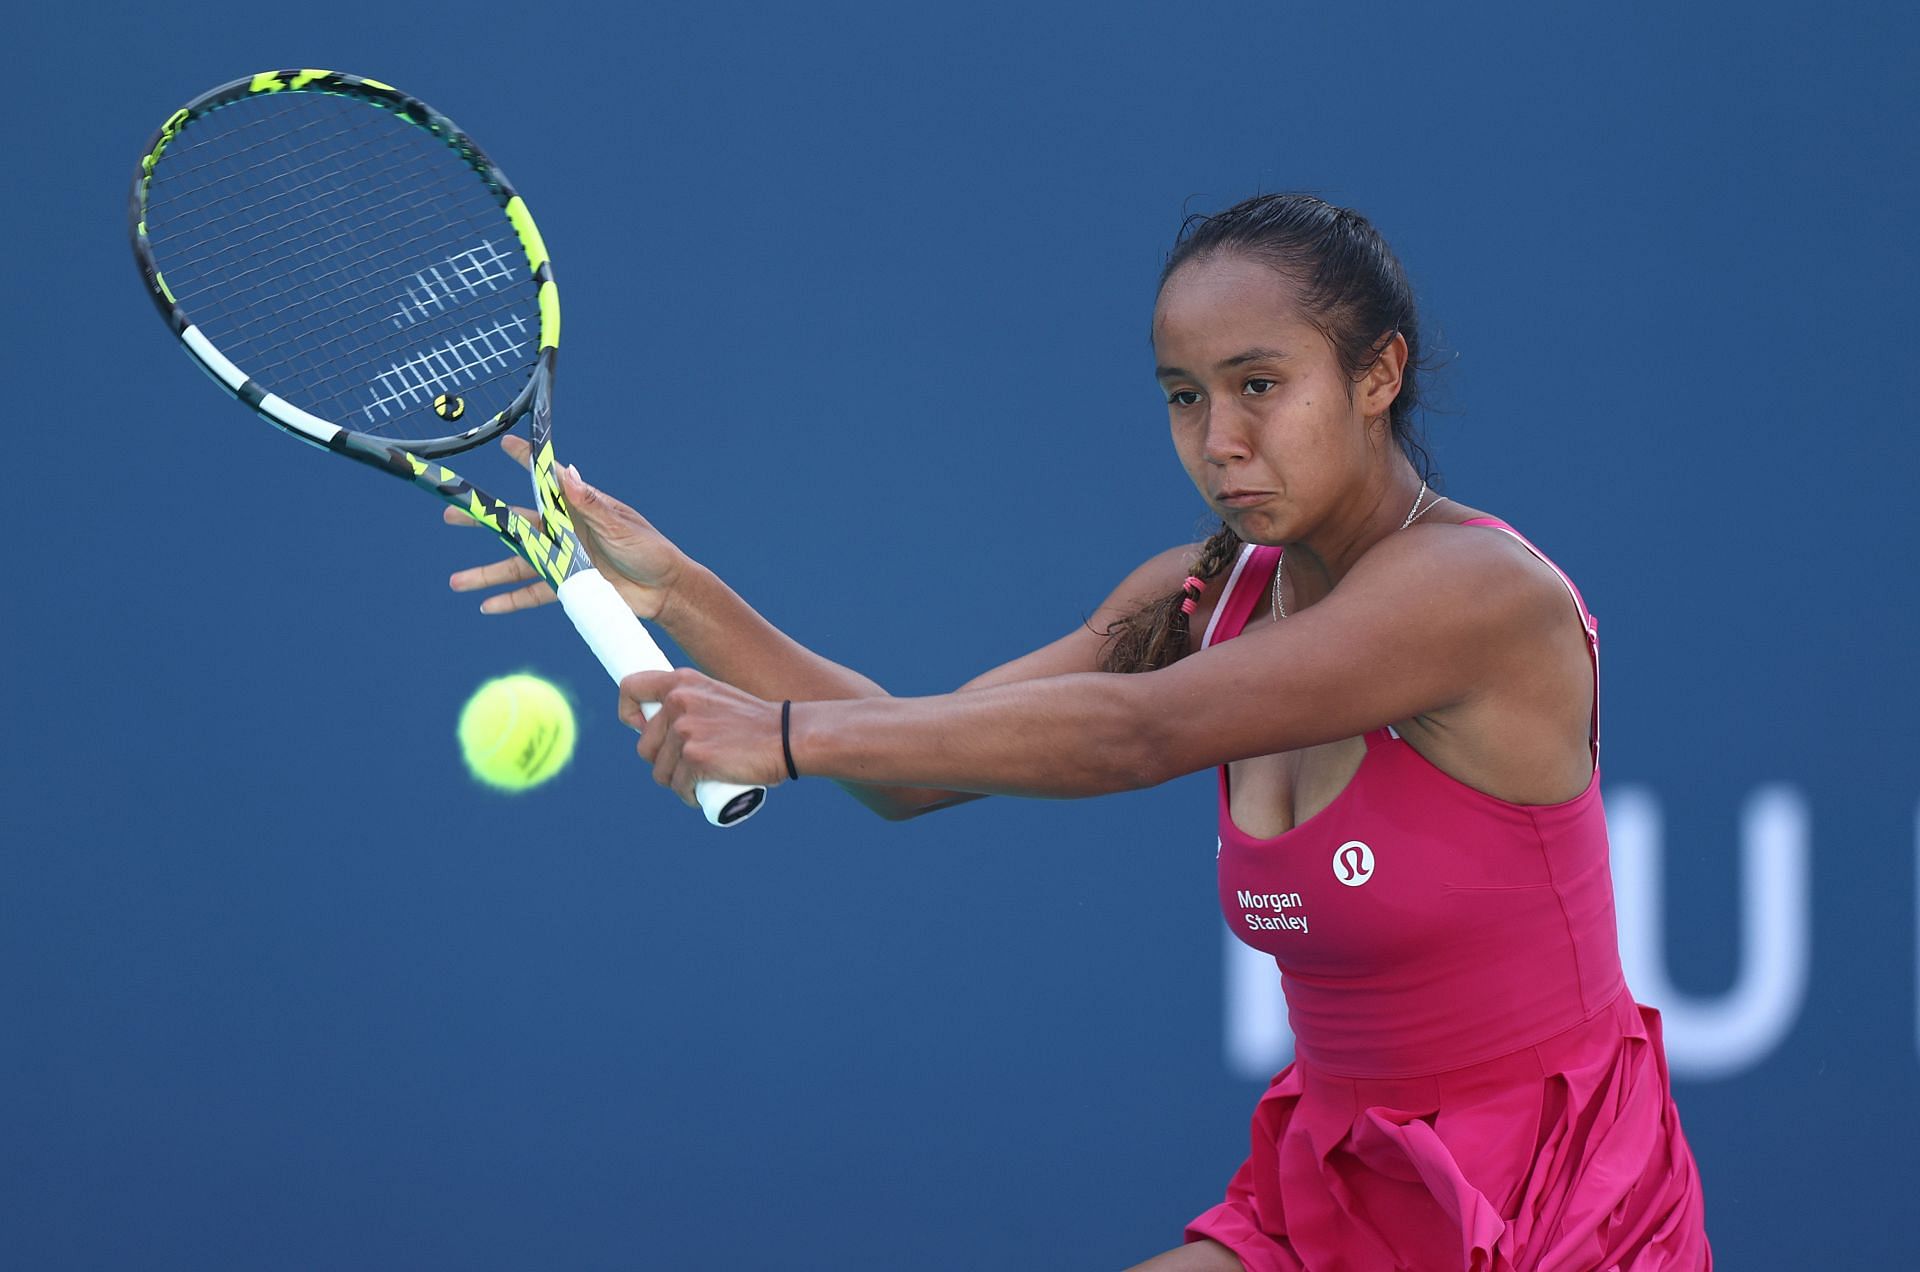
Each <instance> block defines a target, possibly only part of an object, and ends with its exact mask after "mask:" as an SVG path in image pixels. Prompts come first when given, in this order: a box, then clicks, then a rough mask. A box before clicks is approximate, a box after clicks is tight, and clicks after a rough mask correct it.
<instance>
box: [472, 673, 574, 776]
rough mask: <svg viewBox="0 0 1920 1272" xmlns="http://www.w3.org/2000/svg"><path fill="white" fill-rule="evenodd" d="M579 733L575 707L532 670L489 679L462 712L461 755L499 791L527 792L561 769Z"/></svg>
mask: <svg viewBox="0 0 1920 1272" xmlns="http://www.w3.org/2000/svg"><path fill="white" fill-rule="evenodd" d="M574 736H575V729H574V722H573V705H572V704H571V703H569V702H568V701H567V699H566V696H565V695H564V694H562V693H561V692H560V691H559V690H558V689H556V688H554V687H553V685H552V684H550V683H549V682H547V681H545V680H542V679H541V678H540V677H538V676H535V675H532V674H530V673H528V672H517V673H515V674H514V675H511V676H501V677H499V678H498V679H496V680H489V681H487V683H485V684H483V685H481V686H480V688H479V689H477V690H475V691H474V695H473V697H471V698H469V699H467V705H466V706H465V707H463V708H462V709H461V711H460V753H461V754H462V755H463V756H465V757H466V760H467V767H468V768H469V769H471V770H472V771H473V775H474V776H475V777H476V778H478V779H479V780H481V781H482V782H485V783H486V784H487V785H488V786H491V787H493V788H495V789H496V790H502V791H524V790H528V789H530V788H532V787H535V786H538V785H539V784H540V783H542V782H544V781H546V780H547V779H548V778H550V777H552V776H553V775H554V774H555V773H558V772H559V771H560V770H561V769H563V768H565V767H566V766H567V761H568V760H570V759H572V758H573V740H574Z"/></svg>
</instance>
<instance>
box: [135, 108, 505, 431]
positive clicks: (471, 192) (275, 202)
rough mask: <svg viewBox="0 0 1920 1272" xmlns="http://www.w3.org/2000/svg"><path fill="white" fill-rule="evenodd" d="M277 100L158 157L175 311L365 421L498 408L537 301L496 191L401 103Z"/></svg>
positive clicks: (209, 127) (262, 379) (161, 225)
mask: <svg viewBox="0 0 1920 1272" xmlns="http://www.w3.org/2000/svg"><path fill="white" fill-rule="evenodd" d="M276 96H278V97H283V98H284V100H278V101H276V100H271V99H268V100H264V101H262V100H259V99H257V98H248V99H242V100H241V101H240V102H237V103H235V104H233V105H229V106H225V107H222V108H220V109H218V110H215V111H213V112H210V113H209V114H208V115H206V116H204V117H201V118H198V119H196V120H194V121H193V122H192V123H191V124H190V125H189V126H188V127H187V128H185V129H183V130H182V131H181V133H180V135H179V136H178V137H176V138H175V139H174V140H173V142H172V143H170V145H169V147H168V149H167V150H166V151H165V152H164V153H163V155H162V157H161V160H160V162H159V163H158V164H157V165H156V166H155V169H154V173H153V179H152V181H151V183H150V187H149V195H148V210H147V222H148V240H149V242H150V244H151V245H152V249H153V252H154V258H155V263H156V265H157V266H158V267H159V269H160V270H161V272H162V274H163V275H164V276H165V278H166V280H167V283H168V285H169V287H170V289H171V290H172V292H173V295H174V297H175V298H176V300H177V301H178V302H179V304H180V306H181V308H182V309H183V310H185V311H186V312H187V314H188V315H189V318H190V319H191V320H192V321H193V322H194V323H195V324H196V325H198V326H199V327H200V328H201V330H202V331H203V332H205V333H206V335H207V337H208V338H209V339H210V340H212V341H213V343H214V344H215V345H216V346H217V347H219V348H220V349H221V350H222V351H223V352H224V353H226V354H227V356H228V357H230V358H231V359H232V360H233V361H234V362H235V363H236V364H237V365H238V366H240V367H241V368H242V370H243V371H245V372H246V374H247V375H248V376H249V377H251V378H252V379H253V380H254V381H255V382H256V383H258V384H259V385H261V386H262V387H263V388H265V389H267V390H268V391H271V392H274V393H277V394H279V395H280V396H282V397H284V398H286V399H287V400H288V401H291V402H293V403H295V404H296V405H298V406H301V407H303V408H305V409H306V410H309V411H312V412H313V413H315V414H317V415H320V416H322V417H323V418H327V419H330V420H332V421H334V422H336V423H339V424H342V425H344V426H346V427H349V428H353V429H356V430H358V431H361V432H368V433H376V434H380V435H382V436H387V437H391V438H394V439H396V440H399V439H403V438H406V437H414V436H417V437H434V436H439V435H442V434H445V433H448V432H450V431H459V430H461V429H465V428H472V427H475V426H477V425H480V424H482V423H484V422H485V421H486V420H488V419H489V418H490V417H491V416H493V415H494V414H496V413H498V412H500V411H502V410H504V409H506V408H507V407H508V406H509V405H510V404H511V403H512V402H513V401H514V400H515V398H516V397H517V396H518V394H519V392H520V390H521V388H522V387H524V385H525V383H526V380H527V377H528V375H529V374H530V373H531V370H532V367H533V364H534V362H535V360H536V358H537V355H538V349H539V306H538V296H537V291H536V289H535V287H534V285H533V283H532V280H531V277H530V275H529V273H528V271H527V268H526V258H525V255H524V253H523V252H522V250H521V247H520V244H519V241H518V239H517V237H516V235H515V233H514V230H513V227H512V225H511V224H510V223H509V222H508V220H507V218H506V216H505V215H504V213H503V211H502V209H501V207H500V203H499V197H498V195H497V193H496V192H495V191H494V189H493V188H491V187H490V186H489V185H488V184H487V183H486V181H485V180H484V179H483V178H482V177H481V176H480V174H479V173H478V172H476V171H475V169H474V168H473V167H472V166H471V165H470V164H469V163H468V162H467V161H466V160H465V159H464V158H462V157H461V156H460V155H459V154H458V153H456V152H455V151H454V150H453V148H452V147H451V146H449V145H448V144H447V143H446V142H444V141H442V140H441V139H440V138H438V137H436V136H434V135H432V134H430V133H428V132H427V131H426V130H424V129H422V128H420V127H418V126H416V125H414V124H412V123H410V122H408V121H406V120H405V119H402V118H400V117H399V116H397V115H395V114H393V113H392V112H390V111H387V110H384V109H381V108H378V107H375V106H372V105H369V104H368V103H365V102H362V101H360V100H357V99H352V98H345V97H337V96H329V95H323V94H318V93H297V94H295V93H289V94H284V95H276ZM436 402H437V403H438V406H436ZM454 419H459V420H460V421H461V422H460V423H459V424H458V425H455V426H454V427H453V428H451V429H450V428H449V427H448V425H449V423H450V422H451V421H452V420H454Z"/></svg>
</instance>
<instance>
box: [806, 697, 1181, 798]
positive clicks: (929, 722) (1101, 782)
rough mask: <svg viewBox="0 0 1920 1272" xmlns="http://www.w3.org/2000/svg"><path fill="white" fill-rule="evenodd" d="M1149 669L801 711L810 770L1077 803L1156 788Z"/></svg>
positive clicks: (1161, 776)
mask: <svg viewBox="0 0 1920 1272" xmlns="http://www.w3.org/2000/svg"><path fill="white" fill-rule="evenodd" d="M1148 680H1149V677H1145V676H1122V675H1105V674H1096V673H1085V674H1075V675H1066V676H1055V677H1051V678H1049V679H1045V680H1029V681H1023V682H1021V683H1018V684H1011V685H1000V686H995V687H992V688H981V689H973V690H969V691H967V692H966V693H958V694H946V695H943V696H941V697H936V698H887V699H884V700H874V699H862V700H854V701H834V702H809V703H807V704H805V705H804V706H801V705H796V706H795V707H794V710H793V728H792V741H793V753H794V763H795V766H796V767H797V768H798V769H799V771H800V773H801V774H802V775H803V776H818V777H830V778H833V779H835V780H838V781H842V782H858V783H868V784H874V785H879V786H883V787H910V788H925V787H929V786H931V785H934V784H936V783H937V784H938V785H940V786H942V787H945V788H947V789H950V790H956V791H968V792H973V793H975V794H980V795H1023V796H1028V797H1033V798H1043V799H1046V798H1051V799H1073V798H1079V797H1082V796H1089V795H1105V794H1110V793H1112V792H1115V791H1123V790H1135V789H1138V788H1140V787H1144V786H1152V785H1155V784H1157V783H1159V782H1162V781H1165V780H1167V778H1169V777H1172V776H1174V773H1173V771H1172V770H1171V769H1169V768H1168V767H1167V764H1166V763H1165V761H1164V756H1165V754H1166V748H1165V746H1164V745H1163V743H1162V740H1161V739H1160V738H1159V737H1158V735H1157V732H1156V729H1155V727H1154V723H1153V721H1154V720H1155V718H1156V713H1155V712H1154V711H1153V709H1152V706H1151V702H1150V698H1151V694H1150V693H1149V692H1148V689H1149V686H1148V684H1147V681H1148Z"/></svg>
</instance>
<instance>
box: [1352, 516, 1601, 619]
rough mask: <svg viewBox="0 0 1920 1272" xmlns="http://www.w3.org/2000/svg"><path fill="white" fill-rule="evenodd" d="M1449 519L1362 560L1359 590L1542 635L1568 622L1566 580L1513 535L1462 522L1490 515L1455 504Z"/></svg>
mask: <svg viewBox="0 0 1920 1272" xmlns="http://www.w3.org/2000/svg"><path fill="white" fill-rule="evenodd" d="M1449 513H1450V516H1449V518H1448V519H1447V520H1444V521H1431V522H1423V523H1422V524H1420V525H1417V526H1410V527H1408V528H1407V529H1405V530H1402V531H1399V532H1398V533H1395V534H1390V535H1388V536H1387V537H1386V538H1384V539H1382V540H1381V541H1380V542H1379V543H1377V544H1375V545H1374V546H1373V547H1372V548H1371V549H1370V550H1369V551H1368V552H1367V554H1366V555H1365V556H1364V557H1362V558H1361V559H1360V561H1359V562H1357V563H1356V564H1355V565H1354V568H1353V571H1352V573H1351V574H1350V575H1349V577H1348V579H1347V582H1348V583H1350V584H1357V585H1358V587H1357V588H1356V590H1364V591H1368V592H1375V591H1390V592H1392V593H1395V594H1397V595H1399V596H1400V597H1402V598H1403V599H1404V600H1405V601H1407V602H1408V603H1424V604H1427V605H1432V606H1436V607H1442V608H1444V609H1445V610H1446V611H1447V612H1449V613H1451V614H1453V615H1455V616H1456V617H1468V618H1469V619H1470V621H1472V622H1473V623H1474V625H1476V626H1479V625H1483V624H1484V625H1487V626H1492V625H1496V624H1497V625H1499V626H1500V628H1501V629H1502V630H1503V631H1507V632H1542V631H1548V630H1554V629H1557V628H1558V627H1560V626H1563V625H1564V624H1565V621H1566V616H1567V609H1568V606H1569V604H1570V602H1569V600H1568V596H1567V588H1566V585H1565V584H1564V583H1563V582H1562V581H1561V579H1560V576H1559V575H1558V574H1557V573H1556V572H1555V571H1554V568H1553V567H1552V566H1550V565H1548V564H1547V563H1546V562H1545V561H1543V560H1542V559H1541V558H1540V557H1538V556H1536V555H1535V554H1534V553H1533V552H1532V551H1530V550H1529V549H1528V548H1527V546H1526V545H1525V544H1523V543H1521V542H1520V541H1519V540H1518V539H1516V538H1514V537H1513V536H1512V535H1510V534H1507V533H1505V532H1504V531H1501V530H1499V529H1496V528H1494V527H1492V526H1469V525H1462V524H1460V522H1462V521H1467V520H1471V519H1474V518H1478V517H1484V516H1487V515H1489V514H1486V513H1482V512H1480V511H1478V510H1477V509H1471V508H1463V507H1460V506H1458V505H1453V504H1450V505H1449Z"/></svg>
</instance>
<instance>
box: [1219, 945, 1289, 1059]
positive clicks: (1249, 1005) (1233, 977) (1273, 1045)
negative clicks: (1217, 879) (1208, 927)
mask: <svg viewBox="0 0 1920 1272" xmlns="http://www.w3.org/2000/svg"><path fill="white" fill-rule="evenodd" d="M1220 935H1221V937H1222V938H1223V939H1224V940H1225V941H1226V943H1227V944H1226V950H1225V963H1226V969H1225V970H1226V978H1225V979H1226V987H1227V1003H1226V1007H1227V1038H1226V1042H1227V1068H1229V1069H1231V1070H1232V1071H1233V1074H1234V1076H1235V1077H1239V1078H1255V1079H1258V1080H1259V1081H1261V1082H1265V1081H1266V1080H1267V1079H1268V1078H1271V1077H1272V1076H1273V1075H1274V1074H1276V1073H1278V1072H1280V1070H1282V1069H1284V1068H1286V1067H1287V1061H1289V1060H1291V1059H1293V1031H1292V1030H1291V1029H1288V1028H1287V999H1286V995H1285V994H1283V993H1281V991H1280V969H1279V968H1277V967H1275V966H1274V965H1273V956H1272V955H1271V954H1262V953H1261V952H1260V951H1259V950H1256V949H1254V948H1253V947H1252V946H1251V945H1247V944H1245V943H1244V942H1242V941H1240V940H1238V939H1237V938H1236V937H1235V936H1234V935H1233V933H1232V932H1231V931H1229V930H1228V929H1227V925H1226V924H1224V923H1223V924H1221V925H1220Z"/></svg>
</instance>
